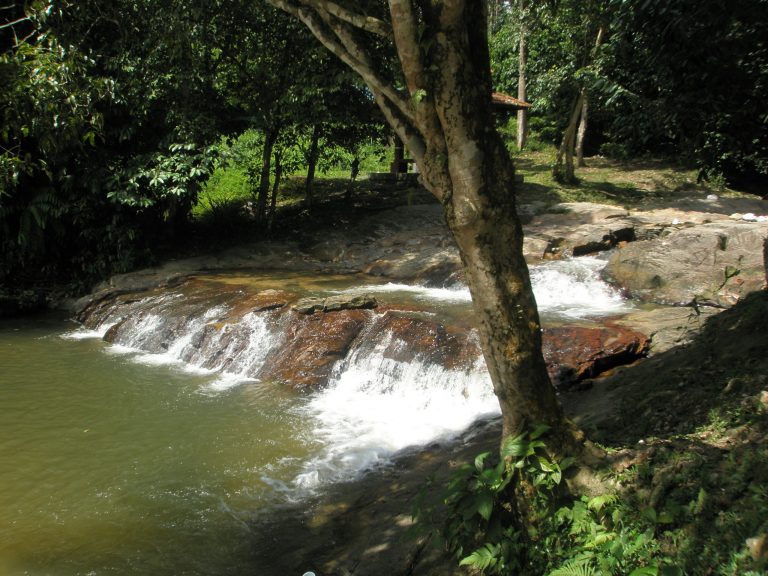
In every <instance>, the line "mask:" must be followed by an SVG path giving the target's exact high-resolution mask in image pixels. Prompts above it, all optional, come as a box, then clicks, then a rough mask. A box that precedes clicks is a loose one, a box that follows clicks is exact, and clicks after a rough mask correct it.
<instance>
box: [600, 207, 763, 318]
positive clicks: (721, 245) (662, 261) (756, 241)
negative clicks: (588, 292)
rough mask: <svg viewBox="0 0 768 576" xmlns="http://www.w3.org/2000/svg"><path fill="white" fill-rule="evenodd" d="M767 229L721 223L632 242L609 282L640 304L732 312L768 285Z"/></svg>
mask: <svg viewBox="0 0 768 576" xmlns="http://www.w3.org/2000/svg"><path fill="white" fill-rule="evenodd" d="M766 235H768V223H744V222H730V221H719V222H716V223H710V224H703V225H699V226H695V227H692V228H684V229H680V230H675V231H673V232H671V233H670V234H669V235H668V236H666V237H664V238H662V239H658V240H647V241H641V242H633V243H631V244H627V245H626V246H624V247H623V248H620V249H619V250H618V251H617V252H616V253H615V254H614V255H613V256H612V257H611V258H610V260H609V261H608V264H607V266H606V268H605V270H604V272H603V275H604V277H605V278H606V279H607V280H608V281H610V282H612V283H614V284H617V285H619V286H621V287H622V288H625V289H626V290H628V292H629V293H630V294H631V295H632V296H633V297H636V298H640V299H642V300H646V301H651V302H657V303H661V304H687V303H690V302H691V301H692V300H693V299H694V298H695V299H696V300H698V301H700V302H704V303H711V304H714V305H718V306H732V305H733V304H735V303H736V302H737V301H738V300H739V299H740V298H742V297H743V296H744V295H746V294H747V293H749V292H752V291H754V290H759V289H760V288H762V286H763V284H764V283H765V271H764V270H765V268H764V261H763V257H761V252H762V250H763V244H764V239H765V237H766Z"/></svg>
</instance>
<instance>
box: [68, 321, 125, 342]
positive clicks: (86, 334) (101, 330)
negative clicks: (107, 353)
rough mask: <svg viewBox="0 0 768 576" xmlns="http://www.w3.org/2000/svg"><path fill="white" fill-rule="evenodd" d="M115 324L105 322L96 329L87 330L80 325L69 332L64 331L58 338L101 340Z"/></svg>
mask: <svg viewBox="0 0 768 576" xmlns="http://www.w3.org/2000/svg"><path fill="white" fill-rule="evenodd" d="M115 324H117V322H105V323H104V324H102V325H100V326H99V327H98V328H97V329H96V330H89V329H88V328H85V327H84V326H80V327H79V328H76V329H74V330H71V331H70V332H65V333H64V334H62V335H61V336H60V338H63V339H64V340H101V339H102V338H104V336H105V335H106V334H107V332H109V329H110V328H112V326H114V325H115Z"/></svg>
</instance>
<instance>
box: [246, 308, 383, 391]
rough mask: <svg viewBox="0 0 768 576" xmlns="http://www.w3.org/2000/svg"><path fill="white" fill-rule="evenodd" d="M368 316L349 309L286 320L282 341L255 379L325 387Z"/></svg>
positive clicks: (294, 316) (362, 311)
mask: <svg viewBox="0 0 768 576" xmlns="http://www.w3.org/2000/svg"><path fill="white" fill-rule="evenodd" d="M370 314H371V313H370V312H367V311H365V310H359V309H357V310H349V309H348V310H337V311H333V312H327V313H324V314H306V315H301V316H299V315H292V316H289V317H287V321H288V322H289V324H288V325H287V326H285V327H284V329H285V339H284V341H283V343H282V344H281V345H278V346H277V347H275V349H273V350H272V351H271V352H270V353H269V355H268V356H267V358H266V360H265V362H264V365H263V366H262V368H261V370H260V371H259V374H258V377H259V378H261V379H262V380H272V381H281V382H286V383H290V384H291V385H293V386H296V387H300V388H303V387H311V386H320V385H323V384H325V383H326V382H327V381H328V377H329V376H330V375H331V370H332V369H333V364H334V363H335V362H336V361H337V360H340V359H341V358H344V357H345V356H346V355H347V352H348V351H349V348H350V346H351V345H352V342H353V341H354V339H355V338H356V337H357V335H358V334H359V333H360V331H361V330H362V329H363V326H365V324H366V322H367V321H368V319H369V315H370Z"/></svg>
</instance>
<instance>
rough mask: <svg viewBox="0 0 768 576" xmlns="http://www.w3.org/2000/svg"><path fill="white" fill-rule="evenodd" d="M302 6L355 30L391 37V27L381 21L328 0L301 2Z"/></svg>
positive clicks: (303, 0)
mask: <svg viewBox="0 0 768 576" xmlns="http://www.w3.org/2000/svg"><path fill="white" fill-rule="evenodd" d="M302 4H304V5H306V6H309V7H310V8H314V9H315V10H317V11H318V12H319V11H323V12H326V13H328V14H330V15H331V16H333V17H335V18H338V19H339V20H341V21H343V22H346V23H347V24H351V25H352V26H354V27H355V28H360V29H361V30H365V31H366V32H370V33H372V34H376V35H377V36H383V37H384V38H391V37H392V29H391V27H390V26H389V24H387V23H386V22H384V21H383V20H379V19H378V18H374V17H373V16H367V15H365V14H358V13H357V12H353V11H351V10H349V9H347V8H345V7H343V6H340V5H339V4H336V3H335V2H331V1H330V0H302Z"/></svg>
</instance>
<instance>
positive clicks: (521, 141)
mask: <svg viewBox="0 0 768 576" xmlns="http://www.w3.org/2000/svg"><path fill="white" fill-rule="evenodd" d="M518 11H519V16H518V17H519V19H520V39H519V40H518V59H517V66H518V74H517V98H518V100H522V101H523V102H525V101H526V99H527V98H528V78H527V73H528V71H527V66H528V46H527V43H528V18H527V13H528V8H527V6H526V2H525V0H519V3H518ZM527 138H528V109H527V108H520V110H518V111H517V149H518V150H522V149H523V148H525V142H526V140H527Z"/></svg>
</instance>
